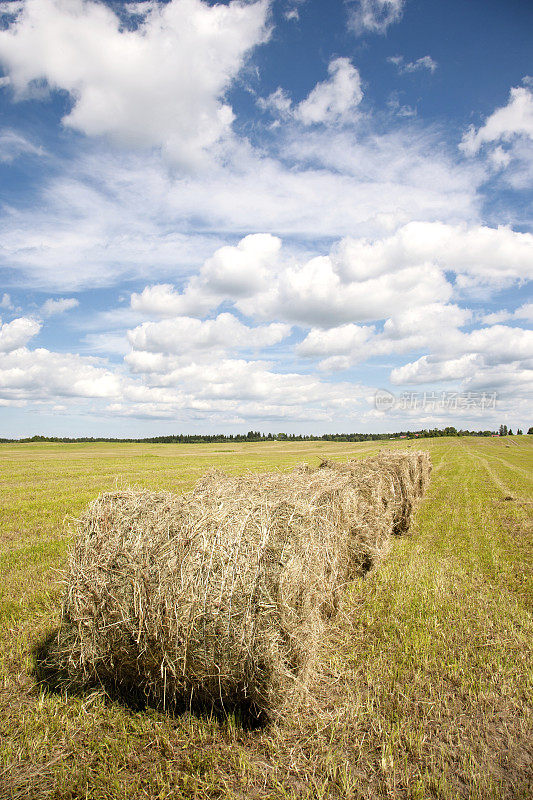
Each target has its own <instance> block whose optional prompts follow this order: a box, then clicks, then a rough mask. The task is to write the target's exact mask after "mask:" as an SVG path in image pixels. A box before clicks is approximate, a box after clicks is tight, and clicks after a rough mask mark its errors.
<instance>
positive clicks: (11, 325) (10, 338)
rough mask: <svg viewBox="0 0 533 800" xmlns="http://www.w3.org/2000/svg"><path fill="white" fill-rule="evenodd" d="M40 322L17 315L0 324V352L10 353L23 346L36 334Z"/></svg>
mask: <svg viewBox="0 0 533 800" xmlns="http://www.w3.org/2000/svg"><path fill="white" fill-rule="evenodd" d="M40 330H41V324H40V323H39V322H37V320H34V319H30V318H28V317H19V318H18V319H14V320H13V321H12V322H4V324H3V325H0V353H10V352H11V351H12V350H17V349H18V348H19V347H23V346H24V345H25V344H26V343H27V342H29V340H30V339H32V338H33V337H34V336H37V334H38V333H39V331H40Z"/></svg>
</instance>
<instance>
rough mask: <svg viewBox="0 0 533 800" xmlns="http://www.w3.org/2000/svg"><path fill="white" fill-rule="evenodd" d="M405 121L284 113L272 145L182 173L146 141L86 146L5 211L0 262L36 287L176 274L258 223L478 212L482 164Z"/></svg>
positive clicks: (352, 223) (377, 228) (299, 228)
mask: <svg viewBox="0 0 533 800" xmlns="http://www.w3.org/2000/svg"><path fill="white" fill-rule="evenodd" d="M411 126H412V123H408V124H405V123H403V124H402V126H401V127H400V128H398V129H397V130H395V131H393V132H390V133H388V134H383V135H380V136H375V135H373V134H372V131H371V130H370V131H369V130H367V131H366V133H365V132H364V131H361V132H360V133H359V134H358V136H354V134H353V132H352V131H348V130H347V129H345V128H343V127H328V128H326V127H324V126H308V127H303V126H301V125H300V124H297V123H295V122H292V123H291V124H290V125H289V126H288V128H287V129H286V130H285V131H284V132H283V133H282V134H281V135H280V137H279V138H277V139H276V142H275V143H273V145H272V147H273V151H274V153H275V154H276V155H275V156H274V155H270V156H267V155H262V154H260V153H258V152H256V151H253V150H252V149H251V148H250V147H248V146H246V145H244V144H242V147H241V149H240V150H239V151H238V156H239V157H238V158H237V155H235V159H234V160H233V161H232V162H231V163H228V164H226V165H225V166H222V165H219V166H217V167H215V168H213V169H212V170H210V171H209V172H208V173H204V174H203V175H202V176H189V177H187V178H186V177H184V176H181V177H179V176H177V175H175V174H172V173H169V171H168V169H167V167H166V165H165V163H164V161H163V160H162V159H161V157H160V156H159V155H158V154H156V153H151V154H145V155H143V156H140V155H138V154H134V153H131V152H130V153H128V154H124V153H123V154H119V153H118V152H115V153H112V154H111V153H110V152H105V151H104V152H103V151H102V150H100V149H98V150H97V151H96V152H90V153H87V152H86V153H85V154H82V155H80V156H79V157H78V158H77V159H76V160H74V161H72V162H64V163H63V169H62V171H61V172H60V173H59V174H57V173H54V174H53V175H52V176H51V177H46V178H45V179H44V181H45V182H44V186H43V187H42V189H41V191H40V192H39V186H37V187H36V189H37V191H36V197H35V203H34V204H32V206H31V208H28V207H20V208H18V207H17V206H16V205H13V206H11V207H9V208H6V209H5V214H4V216H3V218H2V220H1V221H0V261H1V263H2V264H3V265H5V266H6V267H7V268H9V269H12V270H15V271H16V273H17V274H18V275H19V276H20V278H19V280H20V281H21V282H28V283H30V284H31V286H32V288H39V289H45V290H47V291H53V292H57V293H60V292H61V293H65V292H72V291H76V290H78V289H81V288H88V287H90V288H95V287H100V286H109V285H113V284H116V283H118V282H120V281H121V280H133V279H136V280H146V281H147V282H148V281H150V282H153V283H156V282H162V283H163V282H164V283H169V282H171V281H172V282H176V281H177V280H179V278H180V277H182V276H184V275H186V274H190V272H191V268H192V266H193V265H196V264H198V263H201V262H202V261H203V260H205V259H206V258H207V257H208V255H209V254H210V253H212V252H213V250H214V249H215V248H216V247H219V246H221V245H223V244H225V243H228V242H229V243H233V242H235V240H236V239H237V238H240V237H242V236H243V235H244V234H246V233H256V232H257V231H269V232H270V233H272V234H276V235H282V236H286V237H295V238H297V239H298V240H300V241H301V240H302V239H306V238H307V239H308V240H311V241H314V240H316V239H317V238H320V237H331V238H339V237H340V236H345V235H351V236H361V235H365V236H373V237H374V236H379V235H382V234H383V233H384V232H387V231H391V230H394V229H395V228H397V227H398V226H399V225H401V224H404V223H405V222H407V221H409V219H412V218H416V219H417V220H431V221H432V220H435V219H440V220H442V221H444V222H456V221H457V220H459V219H466V220H476V219H477V215H478V208H477V202H478V201H477V198H476V191H477V187H478V186H479V183H480V180H481V178H482V177H483V178H484V173H483V175H482V174H481V173H482V169H481V167H480V166H479V165H478V164H477V163H475V162H474V163H471V164H469V165H464V164H463V165H461V166H460V167H459V166H457V165H456V164H454V163H453V161H452V159H451V157H450V155H449V154H448V152H447V150H446V148H445V147H444V146H443V142H442V140H441V138H440V137H439V136H438V135H437V134H436V133H435V132H430V131H428V130H427V129H424V128H422V127H421V126H416V127H415V126H413V127H411ZM182 313H189V312H188V311H186V310H185V311H184V312H182Z"/></svg>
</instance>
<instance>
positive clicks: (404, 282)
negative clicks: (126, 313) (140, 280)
mask: <svg viewBox="0 0 533 800" xmlns="http://www.w3.org/2000/svg"><path fill="white" fill-rule="evenodd" d="M280 246H281V242H280V240H279V239H278V238H277V237H273V236H270V235H268V234H267V235H261V234H257V235H254V236H248V237H245V238H244V239H243V240H242V241H241V242H240V243H239V244H238V245H237V246H235V247H224V248H221V249H220V250H218V251H217V252H216V253H215V255H214V256H212V257H211V258H209V259H207V261H206V262H205V263H204V265H203V266H202V267H201V269H200V270H199V272H198V274H196V275H194V276H193V277H192V278H191V279H190V280H189V282H188V283H186V284H185V286H184V288H183V290H182V291H181V292H178V291H176V290H175V289H174V288H173V287H172V286H171V285H170V284H159V285H153V286H148V287H146V288H145V289H144V291H143V292H142V293H139V294H133V295H132V298H131V304H132V308H133V310H134V311H136V312H140V313H145V314H155V315H157V316H162V317H165V316H166V317H172V316H182V315H190V314H192V315H205V314H206V313H207V312H208V311H210V310H212V309H215V308H217V307H218V306H219V305H220V304H221V303H223V302H229V303H232V304H234V306H235V308H237V310H238V311H240V312H241V313H243V314H245V315H247V316H249V317H252V318H255V319H261V320H272V319H277V320H283V321H286V322H290V323H298V324H301V325H307V326H311V327H337V326H339V325H343V324H347V323H356V322H364V321H371V320H380V319H386V318H388V317H392V318H393V320H392V321H391V322H390V324H389V323H388V327H387V328H386V331H385V332H386V334H387V336H388V337H389V338H394V337H396V338H401V337H405V336H406V335H407V334H406V328H407V327H408V325H411V328H412V329H413V330H412V331H411V333H412V334H413V335H414V333H415V332H416V329H417V327H418V328H419V329H420V328H424V329H425V330H426V331H428V330H433V328H434V327H435V325H437V327H438V326H439V325H440V324H441V323H443V324H444V322H445V319H446V318H448V320H449V321H451V322H453V324H454V325H462V324H464V322H465V321H466V319H467V318H468V315H469V312H466V311H464V310H462V309H458V307H457V306H453V307H450V306H443V305H442V304H445V303H448V301H449V300H450V298H451V296H452V293H453V291H454V289H453V287H452V284H451V283H450V282H449V281H448V280H447V278H446V272H449V273H455V275H456V285H457V286H458V287H459V291H462V288H463V287H464V286H465V285H466V283H467V282H470V284H469V285H471V286H477V285H478V284H482V285H488V286H489V287H490V286H492V287H494V288H496V289H498V288H500V287H502V286H511V285H513V284H514V283H517V282H521V281H524V280H527V279H528V278H529V279H531V278H533V236H532V235H531V234H524V233H517V232H515V231H512V230H510V229H509V228H505V227H502V228H488V227H484V226H473V227H471V228H468V227H467V226H464V225H462V226H452V225H444V224H442V223H409V224H408V225H405V226H404V227H402V228H400V229H399V230H398V231H397V232H396V233H394V234H393V235H392V236H389V237H385V238H383V239H377V240H375V241H371V240H367V239H352V238H346V239H344V240H342V241H340V242H339V243H338V244H336V245H335V246H334V247H333V248H332V250H331V252H330V254H328V255H324V256H317V257H314V258H311V259H307V260H306V259H297V258H295V257H294V256H293V257H292V258H289V257H287V255H285V254H284V253H283V252H282V250H281V249H280ZM431 304H437V306H431ZM439 304H440V305H439ZM422 307H423V308H425V309H427V310H426V311H425V312H422V311H417V309H420V308H422ZM398 308H402V309H409V312H406V314H405V315H404V316H403V317H402V316H401V315H399V312H398ZM422 313H425V314H426V317H425V318H422V317H421V316H420V315H421V314H422ZM450 314H451V317H450ZM409 320H410V321H409ZM399 325H401V326H403V327H401V328H398V326H399Z"/></svg>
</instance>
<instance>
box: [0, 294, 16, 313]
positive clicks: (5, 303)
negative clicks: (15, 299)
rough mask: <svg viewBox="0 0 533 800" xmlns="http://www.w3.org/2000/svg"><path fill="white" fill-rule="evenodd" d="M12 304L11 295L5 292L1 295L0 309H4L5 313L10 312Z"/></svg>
mask: <svg viewBox="0 0 533 800" xmlns="http://www.w3.org/2000/svg"><path fill="white" fill-rule="evenodd" d="M13 307H14V306H13V303H12V301H11V295H9V294H8V293H7V292H4V293H3V295H2V299H1V300H0V308H5V309H6V311H11V309H12V308H13Z"/></svg>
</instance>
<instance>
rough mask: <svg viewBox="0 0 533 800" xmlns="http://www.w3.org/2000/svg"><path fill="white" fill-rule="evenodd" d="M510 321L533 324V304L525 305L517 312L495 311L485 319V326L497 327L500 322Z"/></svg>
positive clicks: (486, 315)
mask: <svg viewBox="0 0 533 800" xmlns="http://www.w3.org/2000/svg"><path fill="white" fill-rule="evenodd" d="M510 320H527V322H533V303H524V304H523V305H521V306H520V307H519V308H517V309H516V310H515V311H506V310H502V311H493V312H492V313H490V314H485V316H484V317H483V322H484V323H485V325H495V324H497V323H499V322H508V321H510Z"/></svg>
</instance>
